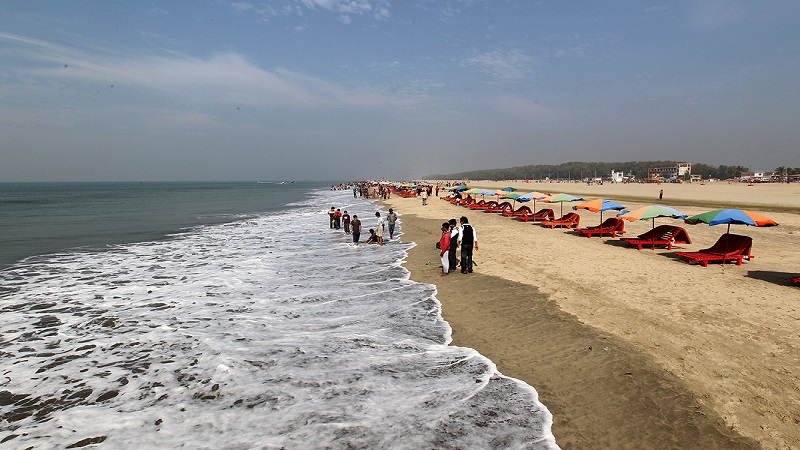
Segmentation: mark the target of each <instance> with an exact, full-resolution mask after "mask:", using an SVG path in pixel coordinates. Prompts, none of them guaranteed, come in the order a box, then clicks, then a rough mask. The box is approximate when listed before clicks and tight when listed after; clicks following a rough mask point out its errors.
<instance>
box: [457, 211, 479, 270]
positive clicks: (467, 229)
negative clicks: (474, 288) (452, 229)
mask: <svg viewBox="0 0 800 450" xmlns="http://www.w3.org/2000/svg"><path fill="white" fill-rule="evenodd" d="M459 222H461V227H460V229H459V233H458V244H459V245H460V246H461V273H472V249H473V247H474V248H475V250H477V249H478V235H477V234H476V233H475V228H472V225H470V224H469V220H467V218H466V217H465V216H461V219H459Z"/></svg>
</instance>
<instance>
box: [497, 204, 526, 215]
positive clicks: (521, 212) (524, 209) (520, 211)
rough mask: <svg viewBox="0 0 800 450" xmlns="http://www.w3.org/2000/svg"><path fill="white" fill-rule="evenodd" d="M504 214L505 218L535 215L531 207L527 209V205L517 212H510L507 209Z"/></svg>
mask: <svg viewBox="0 0 800 450" xmlns="http://www.w3.org/2000/svg"><path fill="white" fill-rule="evenodd" d="M502 214H503V216H504V217H518V216H521V215H523V214H533V211H531V209H530V208H529V207H527V206H525V205H522V206H520V207H519V208H517V210H516V211H512V210H508V209H507V210H505V211H503V212H502Z"/></svg>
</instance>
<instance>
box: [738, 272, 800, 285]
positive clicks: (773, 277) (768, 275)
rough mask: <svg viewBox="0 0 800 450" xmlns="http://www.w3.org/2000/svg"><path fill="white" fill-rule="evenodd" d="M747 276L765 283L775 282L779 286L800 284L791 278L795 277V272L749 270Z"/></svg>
mask: <svg viewBox="0 0 800 450" xmlns="http://www.w3.org/2000/svg"><path fill="white" fill-rule="evenodd" d="M745 276H746V277H748V278H754V279H756V280H761V281H766V282H767V283H772V284H777V285H779V286H800V284H798V283H796V282H793V281H792V280H793V279H795V278H797V272H776V271H774V270H749V271H748V272H747V275H745Z"/></svg>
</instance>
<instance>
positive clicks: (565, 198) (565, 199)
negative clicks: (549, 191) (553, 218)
mask: <svg viewBox="0 0 800 450" xmlns="http://www.w3.org/2000/svg"><path fill="white" fill-rule="evenodd" d="M581 200H583V198H582V197H575V196H574V195H569V194H555V195H551V196H548V197H545V198H543V199H542V201H543V202H545V203H561V216H563V215H564V203H569V202H577V201H581Z"/></svg>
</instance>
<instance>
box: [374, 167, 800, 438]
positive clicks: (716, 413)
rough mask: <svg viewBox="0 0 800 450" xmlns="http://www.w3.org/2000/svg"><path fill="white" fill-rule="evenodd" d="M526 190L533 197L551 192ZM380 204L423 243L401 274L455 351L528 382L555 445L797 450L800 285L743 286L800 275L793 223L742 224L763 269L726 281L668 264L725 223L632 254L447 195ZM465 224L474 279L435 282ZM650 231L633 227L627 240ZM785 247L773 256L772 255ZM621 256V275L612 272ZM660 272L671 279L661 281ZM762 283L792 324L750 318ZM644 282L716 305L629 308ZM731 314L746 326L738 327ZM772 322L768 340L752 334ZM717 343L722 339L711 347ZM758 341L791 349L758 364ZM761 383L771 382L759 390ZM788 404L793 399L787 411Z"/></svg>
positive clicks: (783, 218)
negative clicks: (438, 245) (680, 242)
mask: <svg viewBox="0 0 800 450" xmlns="http://www.w3.org/2000/svg"><path fill="white" fill-rule="evenodd" d="M487 184H488V183H487ZM475 185H476V186H480V187H484V185H482V184H481V183H479V182H477V183H475ZM531 185H532V186H535V187H532V188H531V189H530V190H534V189H535V190H542V189H541V187H542V186H536V184H531ZM553 186H558V184H556V183H554V184H553ZM486 187H494V186H486ZM558 187H564V188H566V187H567V186H566V185H564V186H558ZM588 188H592V186H589V187H588ZM654 188H655V189H656V192H657V191H658V189H659V188H658V187H657V186H654ZM628 189H630V187H628ZM548 190H549V191H555V189H548ZM565 190H566V189H565ZM526 192H527V191H526ZM572 193H575V192H572ZM577 194H580V192H578V193H577ZM631 194H632V195H630V196H631V197H635V196H637V194H638V193H631ZM792 195H793V194H792ZM585 197H587V200H588V199H590V198H596V197H597V196H585ZM640 197H641V198H646V197H647V194H646V193H645V194H644V195H641V196H640ZM609 198H612V199H615V197H614V196H611V195H609ZM673 200H675V199H674V198H673ZM745 200H746V199H745ZM675 201H676V203H677V204H679V205H680V204H682V203H681V200H675ZM758 201H760V199H755V201H754V203H756V204H757V203H758ZM704 202H709V203H713V202H714V201H713V200H711V201H708V200H703V199H685V200H683V203H687V204H690V206H687V207H686V208H683V209H681V208H679V209H681V210H682V211H684V212H686V213H691V214H694V213H696V212H695V211H694V210H692V207H691V204H700V203H704ZM383 203H384V204H385V205H386V206H387V207H389V206H390V207H392V208H394V209H395V211H397V212H398V213H399V214H400V215H401V217H400V220H401V222H400V230H401V231H402V233H403V235H401V239H402V240H403V241H406V242H409V241H414V242H416V243H417V244H418V245H417V246H415V247H414V248H413V249H411V250H410V251H409V256H408V259H407V261H406V262H405V264H404V265H405V267H406V268H407V269H408V270H409V271H410V272H411V279H412V280H414V281H419V282H424V283H430V284H434V285H436V286H437V298H438V299H439V301H440V302H441V303H442V310H443V311H442V314H443V316H444V318H445V320H447V321H448V322H449V323H450V325H451V327H452V329H453V345H460V346H466V347H471V348H474V349H476V350H478V351H479V352H480V353H482V354H483V355H485V356H487V357H488V358H490V359H491V360H492V361H494V362H495V364H496V365H497V367H498V370H499V371H500V372H501V373H503V374H504V375H507V376H510V377H513V378H517V379H520V380H522V381H525V382H526V383H528V384H530V385H531V386H533V387H534V388H535V389H536V390H537V391H538V393H539V398H540V401H541V402H542V403H544V404H545V405H546V406H547V407H548V408H549V409H550V411H551V412H552V413H553V416H554V417H553V419H554V424H553V434H554V435H555V437H556V441H557V443H558V444H559V445H560V446H561V447H562V448H565V449H571V448H575V449H578V448H581V449H583V448H598V449H600V448H630V449H634V448H637V449H646V448H704V449H714V448H720V449H723V448H724V449H728V448H791V447H792V446H794V445H797V443H798V442H800V433H798V432H797V430H796V424H795V425H793V424H792V423H791V421H792V420H797V417H798V416H797V415H795V413H796V412H797V411H796V410H797V409H798V407H797V406H796V405H794V406H792V405H793V403H792V402H791V397H792V396H793V395H795V394H796V393H797V384H796V381H795V380H794V378H793V377H792V376H791V375H790V374H791V373H798V372H793V369H794V368H795V367H796V366H797V360H796V358H795V357H796V356H797V355H798V354H799V353H800V351H799V350H798V348H800V347H798V346H796V344H798V342H797V341H798V340H800V339H798V338H800V336H797V334H796V330H797V329H798V320H797V316H792V314H795V313H797V309H794V307H793V306H792V305H791V302H790V301H789V300H790V298H791V296H792V295H793V294H796V293H797V292H796V289H797V288H795V287H793V286H789V285H786V284H784V285H781V283H775V282H774V277H777V276H778V275H771V276H772V277H773V279H772V280H770V276H767V275H764V276H762V277H760V278H759V277H754V276H750V277H748V276H747V275H748V274H749V273H750V272H758V271H760V269H770V268H774V267H775V265H776V264H780V265H782V266H785V267H787V268H788V269H791V268H793V267H797V268H800V258H798V257H796V256H792V257H790V258H789V259H788V260H786V258H785V257H786V256H787V253H789V252H790V251H789V250H788V249H789V248H791V247H792V245H791V244H789V243H787V242H786V239H787V238H789V239H790V240H792V241H793V242H797V241H798V240H800V236H799V235H798V233H797V230H800V221H799V220H798V218H797V217H796V215H794V214H788V213H787V214H770V217H772V218H774V219H775V220H777V221H778V222H779V223H781V226H780V227H776V228H772V229H757V228H751V227H747V230H741V229H734V228H732V229H731V232H732V233H736V232H741V233H742V234H747V235H751V236H753V239H754V255H757V256H758V257H757V258H756V259H754V260H753V261H750V262H746V263H745V264H744V265H743V266H741V267H737V266H735V265H726V267H725V268H724V269H720V266H719V265H716V266H714V265H711V266H709V267H708V268H702V267H697V266H694V265H692V266H689V265H688V264H686V263H683V262H680V261H677V260H675V259H674V257H673V258H672V260H670V258H669V256H670V253H674V251H680V250H696V249H699V248H705V247H706V246H707V245H703V244H704V243H706V242H708V240H709V239H710V238H714V237H716V236H718V235H719V234H721V233H724V228H722V227H708V226H703V227H697V226H691V227H689V226H687V227H689V232H690V233H691V235H692V239H693V240H694V241H695V245H692V246H690V248H685V249H680V248H679V249H675V250H673V251H667V250H658V249H657V250H655V251H637V250H635V249H628V248H626V247H623V246H620V245H617V244H616V243H615V242H614V241H617V240H616V239H609V238H606V239H598V238H593V239H586V238H582V237H579V236H576V235H574V234H572V233H569V232H564V231H559V230H549V229H543V228H541V227H538V226H535V225H531V224H526V223H522V222H519V221H514V220H511V219H509V218H506V217H501V216H500V215H498V214H486V213H482V212H475V211H470V210H467V209H465V208H461V207H456V206H454V205H451V204H450V203H449V202H444V201H439V199H437V198H436V197H432V198H431V199H430V201H429V206H426V207H424V208H423V207H422V206H421V202H420V201H419V200H418V199H415V198H410V199H404V198H400V197H394V196H393V197H392V198H390V199H389V200H387V201H384V202H383ZM743 203H746V202H743ZM518 206H519V205H518ZM541 206H544V205H541ZM541 206H540V205H539V204H537V209H539V208H540V207H541ZM634 207H635V206H634ZM567 208H568V206H565V210H566V209H567ZM554 209H556V213H558V209H557V208H554ZM701 209H704V210H707V209H711V208H707V207H706V208H701ZM754 209H755V208H754ZM690 210H691V211H690ZM570 211H571V209H570ZM461 215H467V216H468V217H470V222H471V223H472V224H473V225H475V226H476V229H477V230H478V236H479V240H480V242H481V247H480V251H477V252H476V254H475V260H476V261H477V262H478V264H479V266H478V267H477V268H476V271H475V273H474V274H471V275H462V274H460V273H458V272H456V273H453V274H451V275H449V276H447V277H439V276H438V272H439V266H438V258H436V250H435V249H434V247H433V243H434V242H436V241H437V240H438V230H439V225H440V224H441V222H442V221H443V220H445V219H448V218H450V217H456V218H457V217H459V216H461ZM580 215H581V216H582V217H583V219H584V222H583V223H582V225H583V226H585V225H596V223H594V221H595V220H598V215H597V214H594V213H589V212H585V211H582V212H581V213H580ZM776 215H779V216H780V217H775V216H776ZM790 216H791V217H790ZM665 220H666V219H665ZM649 227H650V224H649V223H647V224H643V223H632V224H630V225H629V224H628V223H627V222H626V229H628V233H627V234H626V236H636V235H637V234H639V233H641V232H644V231H646V230H647V229H649ZM776 231H777V232H776ZM426 242H427V243H428V244H426ZM712 243H713V241H712ZM781 248H782V249H783V252H782V253H781V252H779V251H778V253H779V254H778V255H770V254H769V253H768V252H773V251H777V250H780V249H781ZM767 249H769V250H767ZM664 256H666V257H664ZM610 259H611V261H613V265H614V267H613V269H614V270H609V267H608V266H609V260H610ZM427 262H430V265H428V264H426V263H427ZM798 270H800V269H798ZM569 271H572V274H571V275H570V274H569V273H568V272H569ZM767 271H768V270H767ZM665 272H666V273H670V272H675V274H673V275H670V276H668V277H666V278H663V277H662V276H663V274H664V273H665ZM526 273H527V274H528V275H526ZM665 280H666V281H665ZM670 280H671V281H670ZM676 280H678V281H677V282H676ZM706 284H707V285H708V286H705V285H706ZM752 284H757V285H758V288H759V289H762V290H764V293H763V295H762V296H761V298H760V300H762V301H761V302H758V303H759V304H761V306H764V305H763V303H764V302H768V303H772V302H773V300H774V303H780V304H779V305H778V304H771V305H770V306H771V307H772V308H773V309H775V308H776V307H778V309H779V310H780V311H781V312H782V313H783V314H785V313H786V312H789V313H790V314H789V317H784V319H785V320H783V322H782V323H781V321H777V320H776V323H774V324H773V323H771V315H769V317H762V318H755V316H757V315H759V313H760V311H759V305H748V304H746V303H739V302H746V301H748V300H751V299H749V298H748V297H746V296H745V297H741V296H740V295H734V296H733V297H734V298H729V297H732V296H731V294H730V293H733V294H737V290H741V289H751V290H752V289H753V286H750V285H752ZM617 285H618V286H617ZM635 285H644V287H645V288H646V287H647V286H648V285H654V286H657V287H658V286H661V288H662V289H663V290H665V291H667V292H669V291H673V292H680V290H681V289H685V288H686V286H687V285H689V286H692V287H695V286H696V287H698V289H699V290H700V291H702V292H703V294H704V295H705V296H706V297H707V298H706V299H702V300H697V299H694V298H692V297H687V298H682V297H683V296H676V295H670V294H666V295H665V294H663V293H661V294H659V293H655V294H652V295H650V294H648V295H645V297H644V298H641V299H636V298H633V300H632V299H631V297H629V296H626V295H624V293H625V292H626V291H627V290H629V289H630V287H631V286H635ZM726 290H727V291H728V292H729V293H723V292H724V291H726ZM787 296H788V298H787ZM670 302H671V303H670ZM728 308H732V309H733V308H735V310H733V311H727V309H728ZM783 308H789V311H787V310H785V309H783ZM739 309H741V311H740V310H739ZM744 312H746V313H747V317H743V315H744V314H743V313H744ZM761 312H763V310H761ZM775 314H779V313H777V312H776V313H775ZM735 318H738V322H734V323H729V321H731V320H735ZM755 322H759V323H755ZM770 325H774V326H772V327H770V328H771V330H770V334H769V335H759V334H758V333H757V330H756V329H763V328H764V327H765V326H770ZM787 329H788V330H795V335H794V337H792V338H789V339H786V334H785V332H786V331H787ZM713 335H718V336H715V339H710V337H712V336H713ZM779 339H786V340H788V341H789V342H786V343H781V342H777V341H778V340H779ZM753 341H757V342H756V343H757V344H763V345H766V346H768V347H770V346H777V347H781V349H780V351H777V349H774V350H776V351H773V352H772V354H771V355H772V356H773V360H772V361H768V364H763V363H764V360H763V358H764V349H763V348H753V346H754V342H753ZM758 341H765V342H758ZM793 358H795V359H793ZM762 366H763V367H762ZM776 371H777V372H778V373H776ZM739 373H741V375H739ZM764 374H769V375H768V376H766V375H764ZM761 378H765V379H761ZM755 379H761V380H760V382H761V384H759V385H752V383H753V382H754V381H753V380H755ZM765 386H769V389H770V390H771V392H765V391H764V387H765ZM778 395H782V396H784V397H787V396H788V397H789V398H784V399H783V400H782V402H783V403H781V399H780V398H777V396H778ZM737 400H738V401H737ZM765 410H768V411H769V413H770V414H765V413H764V411H765ZM792 417H794V419H792Z"/></svg>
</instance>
